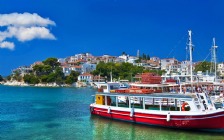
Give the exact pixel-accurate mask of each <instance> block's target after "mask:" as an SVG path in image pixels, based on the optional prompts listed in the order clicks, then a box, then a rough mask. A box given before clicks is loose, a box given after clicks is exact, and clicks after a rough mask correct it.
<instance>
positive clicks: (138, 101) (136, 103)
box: [131, 97, 143, 109]
mask: <svg viewBox="0 0 224 140" xmlns="http://www.w3.org/2000/svg"><path fill="white" fill-rule="evenodd" d="M131 108H140V109H143V99H142V98H141V97H131Z"/></svg>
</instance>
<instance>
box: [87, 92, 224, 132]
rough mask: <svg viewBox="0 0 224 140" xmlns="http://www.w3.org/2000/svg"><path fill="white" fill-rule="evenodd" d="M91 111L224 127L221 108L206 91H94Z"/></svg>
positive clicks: (180, 125) (150, 121)
mask: <svg viewBox="0 0 224 140" xmlns="http://www.w3.org/2000/svg"><path fill="white" fill-rule="evenodd" d="M90 112H91V114H93V115H98V116H102V117H107V118H111V119H118V120H123V121H129V122H134V123H140V124H147V125H156V126H162V127H171V128H179V129H198V130H210V131H224V108H223V106H222V107H219V108H216V106H215V105H214V103H213V102H211V100H210V97H209V96H208V95H207V94H206V93H197V94H195V95H194V96H188V95H183V94H170V93H160V94H120V93H119V94H115V93H114V94H110V93H109V94H108V93H97V94H96V95H95V103H92V104H91V105H90Z"/></svg>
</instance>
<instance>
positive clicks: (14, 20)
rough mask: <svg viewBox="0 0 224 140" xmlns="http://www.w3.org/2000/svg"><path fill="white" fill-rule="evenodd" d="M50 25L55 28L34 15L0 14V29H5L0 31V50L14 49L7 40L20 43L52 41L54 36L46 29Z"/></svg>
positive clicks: (51, 22)
mask: <svg viewBox="0 0 224 140" xmlns="http://www.w3.org/2000/svg"><path fill="white" fill-rule="evenodd" d="M51 25H53V26H55V25H56V24H55V22H54V21H52V20H50V19H48V18H42V17H41V16H39V15H38V14H36V13H34V14H30V13H23V14H20V13H11V14H0V27H6V28H5V30H4V31H0V48H8V49H11V50H13V49H14V47H15V45H14V43H12V42H8V41H7V39H9V38H16V39H17V40H18V41H21V42H25V41H31V40H33V39H51V40H54V39H56V38H55V36H54V35H53V34H52V33H51V32H50V30H49V29H48V28H47V27H48V26H51Z"/></svg>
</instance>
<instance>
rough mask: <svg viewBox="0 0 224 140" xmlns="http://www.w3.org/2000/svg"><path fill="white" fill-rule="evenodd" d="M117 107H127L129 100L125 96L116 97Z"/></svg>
mask: <svg viewBox="0 0 224 140" xmlns="http://www.w3.org/2000/svg"><path fill="white" fill-rule="evenodd" d="M118 107H127V108H128V107H129V99H128V97H127V96H118Z"/></svg>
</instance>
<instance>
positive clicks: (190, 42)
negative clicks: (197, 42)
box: [188, 30, 193, 88]
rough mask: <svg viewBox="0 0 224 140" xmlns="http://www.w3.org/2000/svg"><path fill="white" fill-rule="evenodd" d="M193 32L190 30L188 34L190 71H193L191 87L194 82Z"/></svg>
mask: <svg viewBox="0 0 224 140" xmlns="http://www.w3.org/2000/svg"><path fill="white" fill-rule="evenodd" d="M191 33H192V31H191V30H189V31H188V35H189V44H188V45H189V50H190V72H191V88H192V82H193V74H192V71H193V67H192V50H193V44H192V39H191Z"/></svg>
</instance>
